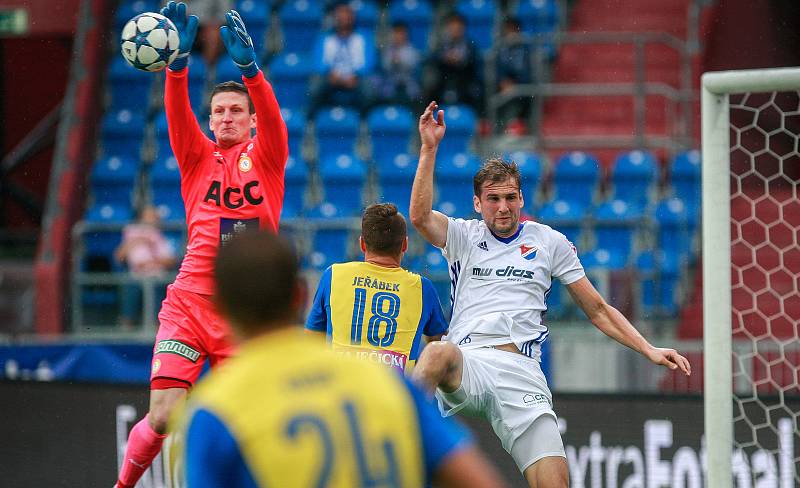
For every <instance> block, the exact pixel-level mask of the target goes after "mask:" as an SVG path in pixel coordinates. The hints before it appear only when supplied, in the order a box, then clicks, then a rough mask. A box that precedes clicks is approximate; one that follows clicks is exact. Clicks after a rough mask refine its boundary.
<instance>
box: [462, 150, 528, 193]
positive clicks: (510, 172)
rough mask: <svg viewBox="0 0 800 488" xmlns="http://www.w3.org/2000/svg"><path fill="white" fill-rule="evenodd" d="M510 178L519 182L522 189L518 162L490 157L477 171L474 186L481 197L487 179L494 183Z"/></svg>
mask: <svg viewBox="0 0 800 488" xmlns="http://www.w3.org/2000/svg"><path fill="white" fill-rule="evenodd" d="M509 178H513V179H514V180H515V181H516V182H517V189H518V190H521V189H522V188H521V185H520V181H521V180H520V174H519V168H518V167H517V163H515V162H513V161H506V160H504V159H501V158H489V159H487V160H486V162H484V163H483V166H481V169H479V170H478V172H477V173H475V177H473V178H472V187H473V190H474V192H475V196H476V197H478V198H480V196H481V188H483V184H484V183H485V182H487V181H491V182H492V183H502V182H504V181H506V180H507V179H509Z"/></svg>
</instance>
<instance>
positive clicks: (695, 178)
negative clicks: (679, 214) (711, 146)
mask: <svg viewBox="0 0 800 488" xmlns="http://www.w3.org/2000/svg"><path fill="white" fill-rule="evenodd" d="M670 183H671V185H672V192H673V194H674V195H675V196H676V197H678V198H680V199H681V200H683V202H684V203H685V204H686V206H687V212H689V213H697V212H698V211H699V207H700V196H701V191H700V151H698V150H696V149H693V150H691V151H685V152H682V153H680V154H678V155H677V156H675V158H674V159H673V160H672V166H671V168H670Z"/></svg>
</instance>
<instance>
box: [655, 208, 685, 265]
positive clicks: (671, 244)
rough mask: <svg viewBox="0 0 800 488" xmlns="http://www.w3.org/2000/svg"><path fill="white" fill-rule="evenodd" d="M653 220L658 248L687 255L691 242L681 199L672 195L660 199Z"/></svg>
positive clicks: (679, 254)
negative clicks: (656, 229)
mask: <svg viewBox="0 0 800 488" xmlns="http://www.w3.org/2000/svg"><path fill="white" fill-rule="evenodd" d="M653 220H654V221H655V222H656V223H657V224H658V231H657V233H658V246H659V248H660V249H661V250H662V251H664V252H665V253H667V254H675V255H678V256H680V257H684V258H685V257H686V256H688V255H689V253H690V251H691V246H692V242H691V235H690V233H689V219H688V215H687V209H686V204H684V203H683V200H681V199H679V198H677V197H672V198H667V199H665V200H663V201H661V203H659V204H658V205H657V206H656V208H655V210H654V212H653Z"/></svg>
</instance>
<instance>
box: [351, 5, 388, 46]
mask: <svg viewBox="0 0 800 488" xmlns="http://www.w3.org/2000/svg"><path fill="white" fill-rule="evenodd" d="M350 7H351V8H352V9H353V13H355V16H356V30H358V31H361V32H362V34H364V36H369V38H370V39H374V37H375V30H376V29H377V28H378V21H379V20H380V16H381V14H380V11H379V10H378V7H377V6H376V5H375V3H373V2H372V1H370V0H351V1H350Z"/></svg>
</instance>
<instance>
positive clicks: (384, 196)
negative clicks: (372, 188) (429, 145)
mask: <svg viewBox="0 0 800 488" xmlns="http://www.w3.org/2000/svg"><path fill="white" fill-rule="evenodd" d="M375 162H376V164H377V172H378V181H379V188H380V189H379V193H378V201H380V202H384V203H393V204H395V205H396V206H397V208H398V209H399V210H400V212H401V213H402V214H403V215H404V216H405V217H406V218H408V206H409V203H410V202H411V185H412V184H413V183H414V174H415V173H416V170H417V165H416V159H415V158H413V157H412V156H411V155H409V154H397V155H395V156H393V157H382V158H379V159H376V160H375Z"/></svg>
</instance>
